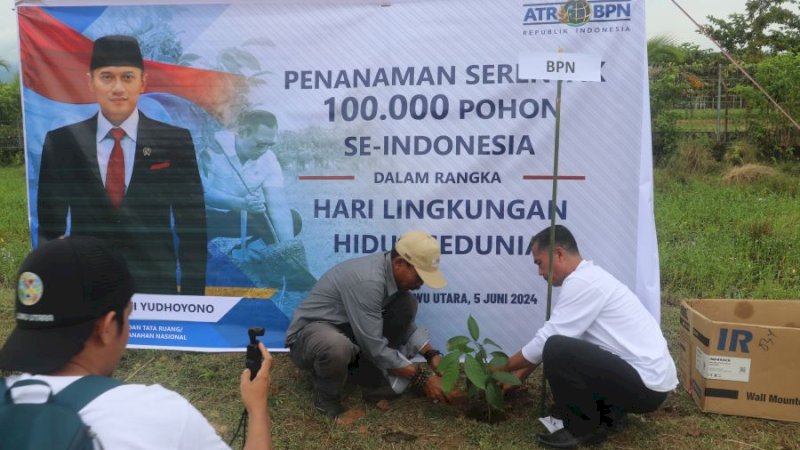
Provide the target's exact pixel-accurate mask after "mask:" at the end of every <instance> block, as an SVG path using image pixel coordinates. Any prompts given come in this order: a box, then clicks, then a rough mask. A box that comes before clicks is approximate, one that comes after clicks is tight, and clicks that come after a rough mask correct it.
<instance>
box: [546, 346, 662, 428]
mask: <svg viewBox="0 0 800 450" xmlns="http://www.w3.org/2000/svg"><path fill="white" fill-rule="evenodd" d="M542 363H543V364H544V375H545V378H547V382H548V383H549V384H550V389H551V390H552V392H553V400H554V401H555V404H556V408H558V409H559V410H560V411H561V412H562V413H564V414H565V419H564V426H565V427H566V428H567V429H568V430H570V432H572V434H574V435H583V434H586V433H590V432H592V431H594V430H595V429H596V428H597V427H599V426H600V424H601V423H602V422H604V421H606V422H611V421H613V417H614V416H615V415H616V416H620V415H622V414H624V413H626V412H633V413H645V412H650V411H655V410H656V409H657V408H658V407H659V405H661V403H663V402H664V399H666V397H667V393H666V392H657V391H653V390H650V389H649V388H648V387H647V386H645V385H644V383H642V379H641V377H639V374H638V373H637V372H636V370H635V369H634V368H633V367H631V365H630V364H628V363H627V362H625V361H624V360H622V358H620V357H619V356H617V355H615V354H613V353H610V352H607V351H605V350H603V349H601V348H600V347H598V346H597V345H594V344H590V343H588V342H585V341H582V340H580V339H575V338H571V337H565V336H551V337H550V338H549V339H547V342H546V343H545V345H544V351H543V353H542Z"/></svg>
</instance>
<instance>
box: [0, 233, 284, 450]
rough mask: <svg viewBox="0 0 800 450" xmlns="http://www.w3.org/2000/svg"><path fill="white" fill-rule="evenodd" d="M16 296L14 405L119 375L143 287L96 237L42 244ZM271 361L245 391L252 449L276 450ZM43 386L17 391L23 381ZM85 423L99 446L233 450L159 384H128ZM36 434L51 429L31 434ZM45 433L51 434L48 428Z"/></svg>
mask: <svg viewBox="0 0 800 450" xmlns="http://www.w3.org/2000/svg"><path fill="white" fill-rule="evenodd" d="M17 280H18V287H17V290H16V291H15V292H16V294H17V295H16V296H15V306H16V328H15V329H14V331H13V332H12V333H11V335H10V336H9V337H8V340H7V341H6V342H5V344H4V345H3V348H2V349H1V350H0V369H4V370H9V371H15V372H21V373H16V374H13V375H11V376H9V377H7V378H5V380H4V381H5V385H6V386H8V387H12V389H10V393H11V398H12V399H13V400H14V402H15V403H42V402H44V401H45V400H46V399H47V396H48V395H49V394H50V392H51V390H52V393H53V394H58V393H59V392H60V391H61V390H63V389H64V388H66V387H67V386H69V385H70V384H71V383H73V382H75V381H76V380H78V379H81V378H82V377H84V376H87V375H97V376H103V377H107V376H110V375H111V373H112V372H113V371H114V369H116V367H117V365H118V364H119V361H120V358H121V357H122V354H123V352H124V351H125V346H126V345H127V343H128V334H129V332H130V323H129V320H128V316H129V315H130V313H131V310H132V307H133V303H132V302H131V297H132V295H133V292H134V280H133V278H132V276H131V274H130V272H129V271H128V268H127V265H126V263H125V261H124V259H122V257H120V256H118V255H117V254H116V253H115V252H114V251H112V250H111V249H110V247H108V246H107V245H106V244H104V243H103V242H102V241H100V240H98V239H96V238H90V237H79V236H70V237H66V238H62V239H56V240H52V241H48V242H45V243H43V244H41V245H40V246H39V247H38V248H37V249H36V250H34V251H33V252H32V253H31V254H30V255H28V257H27V258H26V259H25V261H23V263H22V266H21V268H20V270H19V273H18V276H17ZM260 349H261V354H262V356H263V358H264V363H263V364H262V366H261V369H260V370H259V371H258V373H257V375H256V377H255V378H254V379H253V380H252V381H251V380H250V370H249V369H245V370H244V372H243V373H242V375H241V377H240V378H241V379H240V387H241V393H242V400H243V402H244V405H245V409H246V410H247V412H248V414H249V418H248V425H249V429H248V433H247V437H246V443H245V448H247V449H269V448H271V446H272V444H271V438H270V423H269V409H268V405H267V393H268V390H269V368H270V365H271V357H270V355H269V353H268V352H267V350H266V349H265V348H264V346H263V344H262V345H260ZM29 379H34V380H39V381H43V382H45V383H47V384H48V385H49V387H50V389H47V386H43V385H40V384H38V385H27V386H17V387H13V386H14V383H16V382H18V381H20V380H29ZM79 414H80V417H81V419H82V420H83V422H84V423H85V424H86V425H88V427H89V428H90V430H91V432H92V433H93V434H94V435H96V436H95V440H96V441H97V442H96V443H95V448H106V449H143V450H144V449H147V450H152V449H162V448H163V449H227V448H229V447H228V446H227V445H226V444H225V443H224V442H223V441H222V439H221V438H220V437H219V435H217V433H216V432H215V431H214V429H213V428H212V427H211V425H210V424H209V423H208V421H207V420H206V419H205V418H204V417H203V416H202V415H201V414H200V412H199V411H198V410H197V409H195V408H194V407H193V406H192V405H191V404H190V403H189V402H188V401H187V400H186V399H184V398H183V397H181V396H180V395H179V394H177V393H175V392H172V391H170V390H167V389H164V388H163V387H161V386H159V385H149V386H148V385H141V384H121V385H119V386H117V387H113V388H111V389H109V390H107V391H105V392H103V393H102V394H100V395H99V396H97V397H95V398H94V400H92V401H91V402H89V403H88V404H86V406H84V407H83V408H82V409H81V410H80V411H79ZM29 431H30V433H41V432H43V430H41V429H36V428H35V427H34V428H31V429H30V430H29ZM45 431H46V430H45Z"/></svg>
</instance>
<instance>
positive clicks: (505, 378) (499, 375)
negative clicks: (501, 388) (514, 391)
mask: <svg viewBox="0 0 800 450" xmlns="http://www.w3.org/2000/svg"><path fill="white" fill-rule="evenodd" d="M492 378H494V379H495V380H497V381H499V382H501V383H503V384H510V385H512V386H519V385H520V384H522V381H520V379H519V378H517V377H516V376H514V375H512V374H510V373H508V372H492Z"/></svg>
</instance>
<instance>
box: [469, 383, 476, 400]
mask: <svg viewBox="0 0 800 450" xmlns="http://www.w3.org/2000/svg"><path fill="white" fill-rule="evenodd" d="M467 395H468V396H469V398H475V397H476V396H477V395H478V388H477V387H475V385H474V384H472V382H471V381H470V382H469V383H467Z"/></svg>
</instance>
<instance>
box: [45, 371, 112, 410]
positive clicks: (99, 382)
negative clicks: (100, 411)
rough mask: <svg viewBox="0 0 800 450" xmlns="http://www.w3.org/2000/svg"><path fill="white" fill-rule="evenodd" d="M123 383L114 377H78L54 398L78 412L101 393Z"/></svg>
mask: <svg viewBox="0 0 800 450" xmlns="http://www.w3.org/2000/svg"><path fill="white" fill-rule="evenodd" d="M122 384H123V383H122V382H121V381H119V380H115V379H113V378H109V377H101V376H98V375H87V376H85V377H81V378H78V379H77V380H75V381H74V382H72V383H71V384H70V385H69V386H67V387H65V388H64V389H62V390H61V392H59V393H58V394H56V395H55V397H53V399H54V400H55V402H56V403H58V404H60V405H64V406H66V407H68V408H70V409H72V410H74V411H75V412H78V411H80V410H81V409H82V408H83V407H84V406H86V405H87V404H88V403H89V402H91V401H92V400H94V399H95V398H97V397H98V396H99V395H100V394H102V393H104V392H106V391H107V390H109V389H112V388H115V387H117V386H120V385H122Z"/></svg>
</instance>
